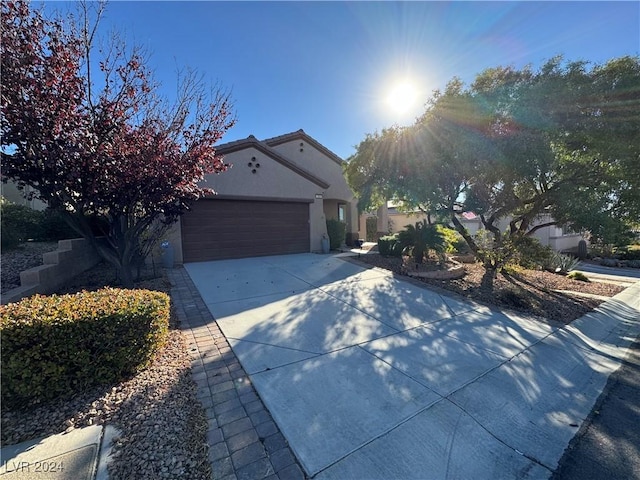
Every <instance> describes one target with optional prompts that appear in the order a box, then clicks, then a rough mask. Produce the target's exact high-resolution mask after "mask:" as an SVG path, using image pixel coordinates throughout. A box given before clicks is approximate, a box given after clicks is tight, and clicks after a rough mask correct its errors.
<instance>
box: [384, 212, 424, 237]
mask: <svg viewBox="0 0 640 480" xmlns="http://www.w3.org/2000/svg"><path fill="white" fill-rule="evenodd" d="M426 219H427V216H426V215H425V214H424V213H393V214H389V221H390V222H391V231H392V232H393V233H397V232H401V231H402V230H404V227H406V226H407V225H415V223H416V222H422V221H424V220H426Z"/></svg>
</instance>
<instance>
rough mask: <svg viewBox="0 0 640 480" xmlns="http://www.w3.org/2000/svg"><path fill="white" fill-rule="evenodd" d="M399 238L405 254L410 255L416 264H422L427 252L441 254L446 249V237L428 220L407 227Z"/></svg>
mask: <svg viewBox="0 0 640 480" xmlns="http://www.w3.org/2000/svg"><path fill="white" fill-rule="evenodd" d="M398 238H399V240H400V243H401V244H402V246H403V248H404V252H405V253H407V254H410V255H411V256H412V257H413V261H414V262H415V263H422V260H423V258H424V254H425V252H428V251H429V250H435V251H436V252H438V253H440V252H443V251H444V248H445V239H444V235H443V234H442V233H441V232H440V231H438V229H437V228H436V226H435V225H429V224H428V223H427V222H426V220H425V221H422V222H416V223H415V225H406V226H405V229H404V230H403V231H402V232H400V233H399V235H398Z"/></svg>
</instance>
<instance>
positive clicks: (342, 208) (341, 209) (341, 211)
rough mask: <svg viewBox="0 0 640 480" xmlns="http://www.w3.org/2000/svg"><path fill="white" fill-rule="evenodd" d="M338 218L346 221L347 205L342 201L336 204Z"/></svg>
mask: <svg viewBox="0 0 640 480" xmlns="http://www.w3.org/2000/svg"><path fill="white" fill-rule="evenodd" d="M338 220H340V221H341V222H345V223H346V222H347V206H346V205H345V204H344V203H339V204H338Z"/></svg>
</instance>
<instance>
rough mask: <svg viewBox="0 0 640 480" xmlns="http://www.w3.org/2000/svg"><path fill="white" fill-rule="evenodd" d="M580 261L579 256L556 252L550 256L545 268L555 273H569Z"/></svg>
mask: <svg viewBox="0 0 640 480" xmlns="http://www.w3.org/2000/svg"><path fill="white" fill-rule="evenodd" d="M578 263H580V259H579V258H574V257H572V256H570V255H565V254H563V253H557V252H556V253H553V254H552V255H551V256H550V257H549V260H548V261H547V264H546V265H545V268H546V269H547V270H550V271H552V272H555V273H567V272H570V271H571V270H573V269H574V268H576V267H577V266H578Z"/></svg>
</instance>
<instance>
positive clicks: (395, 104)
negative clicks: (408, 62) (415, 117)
mask: <svg viewBox="0 0 640 480" xmlns="http://www.w3.org/2000/svg"><path fill="white" fill-rule="evenodd" d="M386 100H387V106H388V107H389V108H391V110H393V111H394V112H395V113H397V114H404V113H407V112H408V111H409V110H411V109H412V108H413V107H415V106H416V101H417V100H418V89H417V88H416V86H415V85H414V84H413V83H412V82H410V81H409V80H402V81H400V82H398V83H396V84H395V85H394V86H393V88H391V90H390V91H389V95H388V96H387V99H386Z"/></svg>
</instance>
